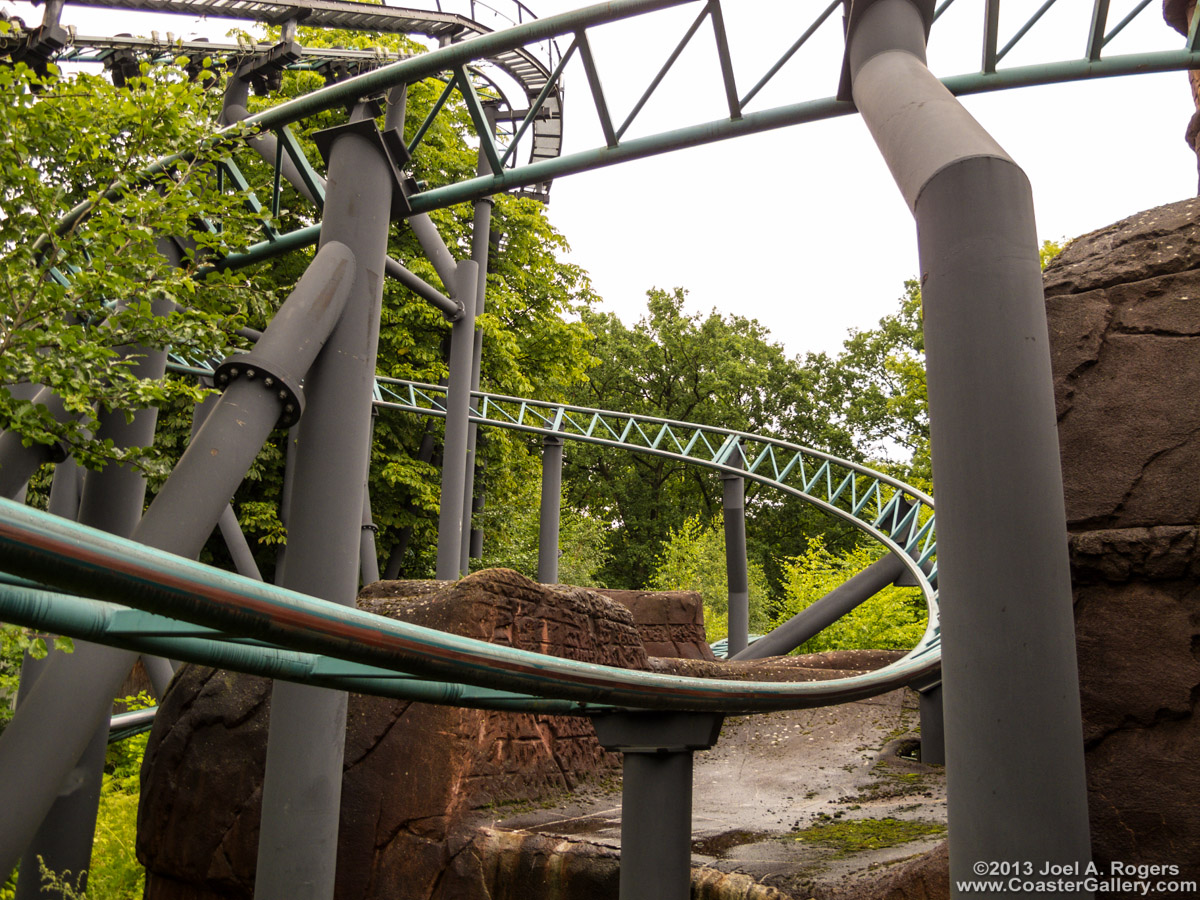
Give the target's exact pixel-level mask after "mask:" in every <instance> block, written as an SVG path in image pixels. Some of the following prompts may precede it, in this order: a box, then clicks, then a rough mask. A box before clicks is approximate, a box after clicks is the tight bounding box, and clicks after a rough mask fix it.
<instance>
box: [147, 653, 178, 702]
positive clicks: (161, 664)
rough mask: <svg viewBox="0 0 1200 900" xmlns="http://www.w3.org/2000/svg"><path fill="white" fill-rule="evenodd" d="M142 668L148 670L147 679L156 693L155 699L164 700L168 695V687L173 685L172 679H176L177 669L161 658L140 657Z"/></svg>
mask: <svg viewBox="0 0 1200 900" xmlns="http://www.w3.org/2000/svg"><path fill="white" fill-rule="evenodd" d="M138 658H139V659H140V660H141V662H142V668H143V669H145V670H146V677H147V678H149V679H150V689H151V690H152V691H153V692H154V699H156V700H162V698H163V697H165V696H166V695H167V687H168V685H170V683H171V679H172V678H174V677H175V669H174V668H173V667H172V666H171V662H170V660H166V659H163V658H162V657H161V656H140V657H138Z"/></svg>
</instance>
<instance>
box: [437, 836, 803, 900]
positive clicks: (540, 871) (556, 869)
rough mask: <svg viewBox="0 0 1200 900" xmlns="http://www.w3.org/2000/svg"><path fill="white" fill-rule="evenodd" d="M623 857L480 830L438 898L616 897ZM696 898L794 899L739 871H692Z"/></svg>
mask: <svg viewBox="0 0 1200 900" xmlns="http://www.w3.org/2000/svg"><path fill="white" fill-rule="evenodd" d="M619 879H620V855H619V854H618V853H617V852H616V851H614V850H611V849H608V848H607V847H602V846H598V845H596V844H593V843H584V842H581V841H569V840H563V839H561V838H558V837H549V836H546V835H541V834H531V833H528V832H520V831H507V830H502V829H494V828H486V827H485V828H479V829H477V830H476V831H475V832H474V834H473V835H472V837H471V840H470V842H469V843H467V844H466V845H465V846H464V847H463V849H462V850H461V851H460V852H459V853H458V855H457V856H456V857H455V859H454V864H453V866H452V867H451V869H450V871H449V872H448V875H447V878H446V880H445V889H444V890H443V892H442V893H441V894H439V898H438V900H441V898H442V897H445V898H446V900H452V898H467V897H478V898H487V900H538V898H552V897H562V898H569V900H616V897H617V893H618V882H619ZM691 888H692V889H691V897H692V900H789V898H788V896H787V895H786V894H783V893H781V892H780V891H778V890H776V889H775V888H772V887H768V886H766V885H763V884H759V883H758V882H757V881H756V880H755V879H753V878H751V877H749V876H747V875H741V874H738V873H727V872H721V871H718V870H716V869H711V868H706V867H694V868H693V869H692V885H691Z"/></svg>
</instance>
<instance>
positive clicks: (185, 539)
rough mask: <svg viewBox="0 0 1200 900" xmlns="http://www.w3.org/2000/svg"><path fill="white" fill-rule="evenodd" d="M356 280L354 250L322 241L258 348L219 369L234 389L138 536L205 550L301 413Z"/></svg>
mask: <svg viewBox="0 0 1200 900" xmlns="http://www.w3.org/2000/svg"><path fill="white" fill-rule="evenodd" d="M354 281H355V254H354V253H352V252H351V251H350V249H349V248H348V247H346V246H345V245H344V244H341V243H338V242H336V241H329V242H327V243H325V244H323V245H322V246H321V249H320V250H319V251H318V253H317V255H316V257H315V258H314V259H313V261H312V262H311V263H310V264H309V266H308V268H307V269H306V270H305V272H304V275H303V276H301V278H300V281H299V282H298V283H297V284H296V287H295V289H294V290H293V291H292V293H291V295H290V296H289V297H288V299H287V300H286V301H284V304H283V306H281V307H280V309H279V311H278V312H277V313H276V314H275V317H274V318H273V319H272V320H271V324H270V325H268V326H267V329H266V331H264V332H263V336H262V337H261V338H260V339H259V340H258V342H257V343H256V344H255V345H254V350H253V351H251V352H250V353H248V354H243V355H241V356H236V357H230V359H229V360H226V362H225V363H223V364H222V365H221V366H220V367H219V368H218V371H217V378H218V379H221V378H224V379H225V380H226V381H227V383H228V387H226V389H225V392H224V393H223V394H222V395H221V397H220V399H219V400H218V401H217V402H216V404H215V405H214V406H213V407H212V412H211V413H209V414H208V416H207V417H206V418H205V419H204V422H203V424H202V425H201V426H200V428H199V430H198V431H197V432H196V434H195V435H194V436H193V438H192V440H191V441H190V442H189V443H188V447H187V450H186V451H184V454H183V456H182V457H181V458H180V460H179V462H178V463H177V464H176V466H175V469H174V471H172V473H171V476H170V477H169V478H168V479H167V481H166V483H165V484H163V486H162V489H161V490H160V491H159V492H158V496H156V497H155V498H154V502H153V503H152V504H150V508H149V509H148V510H147V511H146V515H145V516H144V517H143V518H142V520H141V522H140V523H139V524H138V527H137V529H136V530H135V531H134V534H133V539H134V540H136V541H139V542H141V543H143V544H146V545H148V546H151V547H156V548H158V549H160V550H167V551H169V552H171V553H177V554H179V555H180V556H186V557H189V558H192V557H195V556H197V555H198V554H199V553H200V549H201V548H202V547H203V546H204V542H205V541H206V540H208V537H209V535H211V534H212V532H213V529H214V528H215V527H217V524H218V521H219V519H220V517H221V515H222V514H223V513H224V511H225V509H226V508H227V507H228V506H229V498H230V497H232V496H233V493H234V491H236V490H237V487H238V485H239V484H241V482H242V479H243V478H244V477H245V475H246V470H247V469H249V468H250V465H251V463H253V462H254V458H255V457H256V456H257V455H258V453H259V451H260V450H261V449H262V446H263V443H264V442H265V441H266V439H267V436H268V435H269V434H270V433H271V431H272V429H273V428H274V427H275V425H276V423H277V422H278V421H279V419H280V416H281V415H284V416H289V417H294V416H295V415H297V414H298V410H297V409H296V407H297V406H298V405H299V404H300V402H301V388H300V387H299V385H300V381H301V380H302V379H303V378H304V376H305V374H306V373H307V372H308V371H309V366H310V365H311V364H312V361H313V360H314V359H315V358H316V356H317V354H318V352H319V351H320V350H321V347H322V346H324V344H325V342H326V338H327V337H328V335H329V334H330V332H331V331H332V329H333V328H334V326H335V325H336V323H337V322H338V317H339V316H340V315H341V314H342V311H343V309H344V308H345V306H346V303H347V297H349V296H350V292H351V286H352V285H353V284H354ZM289 407H291V408H290V409H289Z"/></svg>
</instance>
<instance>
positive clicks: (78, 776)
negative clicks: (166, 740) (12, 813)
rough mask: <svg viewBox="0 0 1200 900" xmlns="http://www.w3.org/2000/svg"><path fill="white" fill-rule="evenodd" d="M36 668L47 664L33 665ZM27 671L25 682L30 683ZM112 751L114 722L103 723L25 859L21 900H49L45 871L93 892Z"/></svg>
mask: <svg viewBox="0 0 1200 900" xmlns="http://www.w3.org/2000/svg"><path fill="white" fill-rule="evenodd" d="M32 662H33V663H34V665H38V664H41V663H45V662H46V660H45V659H42V660H33V661H32ZM25 668H26V667H25V666H24V665H22V666H21V677H22V679H24V678H25ZM107 749H108V721H107V720H105V721H103V722H101V723H100V724H99V725H98V726H97V727H96V729H95V730H94V731H93V732H92V738H91V740H90V741H88V744H87V747H86V748H85V749H84V751H83V754H82V755H81V756H80V758H79V761H78V762H77V763H76V764H75V767H74V768H72V769H71V771H70V772H68V773H67V776H66V778H64V779H63V782H62V785H61V786H60V787H59V791H58V796H57V797H55V799H54V805H53V806H51V807H50V811H49V813H47V815H46V818H45V819H44V820H43V821H42V824H41V826H39V828H38V830H37V832H36V833H35V834H34V836H33V840H32V841H30V844H29V847H28V849H27V850H26V851H25V852H24V853H23V854H22V855H21V874H20V876H19V877H18V879H17V892H16V900H44V898H45V897H46V894H44V893H43V892H42V877H41V869H42V867H43V866H44V867H45V868H46V869H47V870H48V871H50V872H53V873H55V875H57V876H59V877H60V878H62V880H63V881H65V882H67V883H68V884H70V885H71V886H72V887H73V888H76V889H77V890H78V891H79V892H80V893H82V892H83V891H84V890H86V888H87V874H88V866H89V865H90V863H91V860H92V841H93V836H94V834H95V831H96V814H97V812H98V811H99V809H100V787H101V785H102V784H103V783H104V753H105V751H106V750H107Z"/></svg>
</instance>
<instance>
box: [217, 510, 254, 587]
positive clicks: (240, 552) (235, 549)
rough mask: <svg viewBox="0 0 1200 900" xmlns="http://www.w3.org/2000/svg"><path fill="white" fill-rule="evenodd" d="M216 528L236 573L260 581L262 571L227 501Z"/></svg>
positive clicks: (235, 514)
mask: <svg viewBox="0 0 1200 900" xmlns="http://www.w3.org/2000/svg"><path fill="white" fill-rule="evenodd" d="M217 528H219V529H220V531H221V539H222V540H224V541H225V548H226V549H227V550H228V551H229V555H230V556H231V557H233V567H234V569H235V570H236V571H237V573H238V574H239V575H244V576H245V577H246V578H253V579H254V580H255V581H262V580H263V577H262V573H261V572H259V571H258V563H256V562H255V561H254V554H253V552H251V550H250V544H249V543H248V542H247V541H246V535H245V534H243V533H242V526H241V525H239V524H238V520H237V513H235V512H234V511H233V507H232V506H231V505H230V504H228V503H226V504H225V508H224V509H223V510H221V515H220V518H218V519H217Z"/></svg>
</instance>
